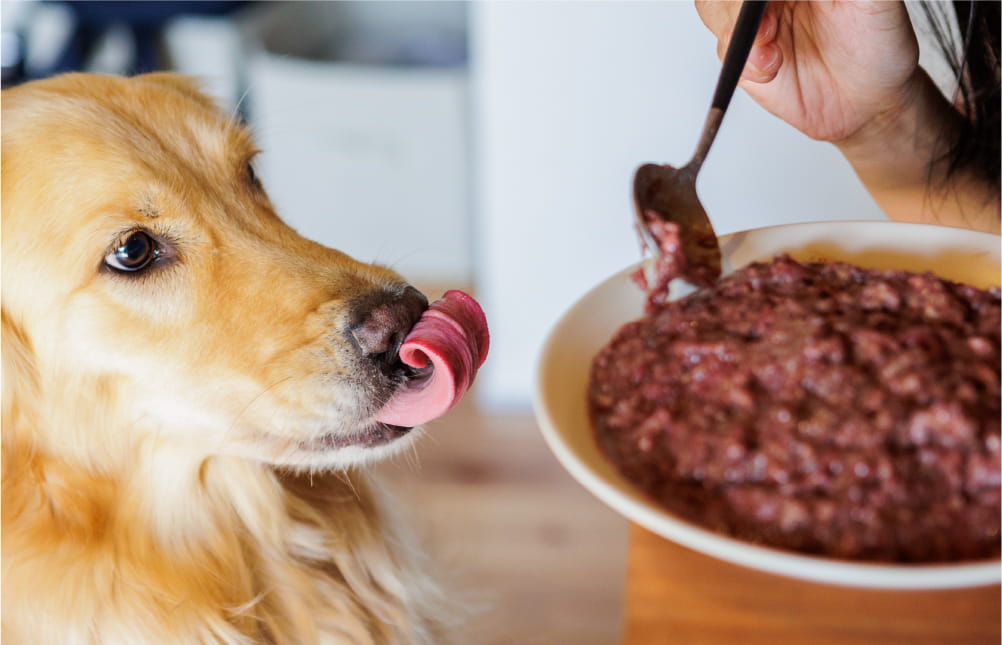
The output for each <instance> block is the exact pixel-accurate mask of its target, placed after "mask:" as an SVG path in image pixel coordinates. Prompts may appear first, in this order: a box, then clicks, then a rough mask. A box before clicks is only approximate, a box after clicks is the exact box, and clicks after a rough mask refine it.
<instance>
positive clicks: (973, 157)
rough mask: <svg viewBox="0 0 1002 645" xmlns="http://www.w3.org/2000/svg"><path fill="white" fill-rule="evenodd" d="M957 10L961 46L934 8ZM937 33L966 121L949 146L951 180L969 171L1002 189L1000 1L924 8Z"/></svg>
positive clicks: (943, 18)
mask: <svg viewBox="0 0 1002 645" xmlns="http://www.w3.org/2000/svg"><path fill="white" fill-rule="evenodd" d="M951 5H952V11H953V15H954V16H955V17H956V20H957V26H958V27H959V30H960V42H959V43H954V42H953V40H952V39H951V38H950V36H949V34H950V33H952V30H950V29H949V28H948V27H946V26H945V25H947V24H949V23H948V22H946V20H948V18H949V16H945V15H941V16H937V15H936V13H935V9H934V7H935V8H936V9H938V10H939V11H942V12H946V11H949V10H950V8H951ZM923 7H924V9H925V13H926V16H927V17H928V19H929V23H930V25H931V27H932V30H933V34H934V35H935V37H936V40H937V42H938V44H939V46H940V48H941V49H942V50H943V54H944V56H945V57H946V61H947V63H948V64H949V65H950V68H951V69H952V70H953V73H954V76H955V77H956V79H957V93H956V95H955V96H954V105H956V106H957V108H958V110H960V112H961V115H962V116H963V117H964V122H963V126H962V128H961V131H960V134H959V136H957V138H956V139H955V140H954V141H950V142H945V143H946V145H945V149H946V151H945V159H946V161H947V163H948V165H947V169H948V171H947V176H950V175H953V174H954V173H956V172H957V171H959V170H967V171H969V172H972V173H974V174H975V175H976V176H977V177H979V178H981V179H983V180H984V181H985V182H987V184H988V185H990V186H993V187H994V188H995V190H996V191H998V190H999V182H1000V167H999V166H1000V164H999V162H1000V155H1002V151H1000V139H1002V132H1000V129H999V118H1000V95H999V33H1000V25H1002V22H1000V21H1002V15H1000V11H999V8H1000V7H1002V2H998V1H997V0H989V1H980V2H978V1H975V2H953V3H949V4H947V3H939V2H927V3H923Z"/></svg>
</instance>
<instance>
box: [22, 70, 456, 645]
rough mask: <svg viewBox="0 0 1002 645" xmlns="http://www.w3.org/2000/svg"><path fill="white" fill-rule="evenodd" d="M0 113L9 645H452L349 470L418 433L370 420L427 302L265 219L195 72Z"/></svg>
mask: <svg viewBox="0 0 1002 645" xmlns="http://www.w3.org/2000/svg"><path fill="white" fill-rule="evenodd" d="M2 110H3V114H2V117H3V120H2V155H3V156H2V175H3V182H2V191H3V192H2V209H3V219H2V227H3V229H2V234H3V239H2V242H3V245H2V271H3V274H2V275H3V291H2V322H3V337H2V341H3V416H2V422H3V435H2V436H3V441H2V457H3V508H2V521H3V524H2V529H3V547H2V548H3V554H2V555H3V599H2V600H3V610H4V611H3V619H2V635H3V637H4V640H5V641H6V642H7V643H9V644H11V645H14V644H16V643H31V644H33V645H38V644H46V643H58V644H59V645H66V644H73V643H95V644H96V643H100V644H102V645H109V644H116V643H128V644H131V645H134V644H137V643H186V644H187V643H227V644H237V643H240V644H246V643H277V644H285V643H289V644H296V645H303V644H308V643H338V644H342V643H344V644H351V645H367V644H372V645H377V644H392V643H407V644H414V643H416V644H421V643H428V644H431V643H434V644H436V645H438V644H439V643H444V642H449V640H450V635H449V631H450V625H451V622H452V621H453V618H452V613H451V609H450V604H451V603H450V599H449V595H448V594H447V593H446V592H445V591H444V588H443V585H442V584H441V583H440V582H438V580H437V575H436V571H435V569H436V567H434V566H433V565H432V564H431V562H430V561H429V559H428V557H427V555H426V554H425V553H424V552H423V551H422V550H421V549H420V548H419V546H418V545H417V543H416V541H415V540H414V539H413V537H412V535H411V533H410V532H409V530H408V528H407V527H406V526H401V525H400V524H401V522H399V521H398V518H397V517H396V515H395V514H394V513H393V512H392V511H390V510H389V509H390V507H389V506H388V505H387V501H386V495H385V493H384V492H383V491H382V490H381V489H380V488H379V486H378V482H375V481H373V478H372V476H371V475H370V474H367V471H366V470H365V469H364V468H363V466H364V465H365V464H366V463H368V462H371V461H374V460H377V459H382V458H384V457H387V456H388V455H391V454H394V453H398V452H400V451H401V450H405V449H407V448H408V446H411V445H412V443H413V441H414V438H415V436H416V435H417V434H418V432H419V431H418V430H410V429H408V428H402V427H397V426H391V425H387V424H386V423H380V422H379V421H378V420H375V419H376V412H377V410H378V409H379V408H380V406H382V405H383V404H384V403H385V402H386V401H387V400H388V399H389V398H390V397H392V395H393V393H394V391H396V389H398V388H400V387H401V384H402V383H404V382H406V380H407V379H408V378H410V375H409V373H408V370H407V368H406V366H403V365H401V364H400V362H399V361H398V360H396V357H395V351H396V350H395V348H396V347H398V346H399V345H400V342H401V338H402V337H403V336H404V335H405V334H406V333H407V331H408V330H409V329H411V327H412V326H413V325H414V324H415V322H416V321H417V320H418V318H419V317H420V316H421V314H422V312H423V311H425V309H426V308H427V307H428V301H427V299H426V298H425V296H424V295H423V294H421V293H420V292H419V291H417V290H416V289H414V288H413V287H411V286H410V285H408V283H407V282H406V281H405V280H404V279H403V278H402V277H401V276H400V275H398V274H397V273H395V272H394V271H392V270H390V269H389V268H386V267H382V266H378V265H373V264H365V263H362V262H358V261H356V260H354V259H352V258H350V257H349V256H347V255H346V254H344V253H342V252H339V251H337V250H333V249H330V248H326V247H324V246H322V245H320V244H317V243H315V242H312V241H309V240H307V239H305V238H303V237H301V236H300V235H298V234H297V233H296V232H295V231H294V230H292V229H291V228H290V227H288V226H287V225H286V224H284V223H283V222H282V220H281V219H279V217H278V215H277V214H276V213H275V210H274V208H273V206H272V205H271V203H270V202H269V200H268V197H267V195H266V193H265V191H264V190H263V188H262V186H261V183H260V181H259V180H258V178H257V177H256V176H255V173H254V170H253V158H254V156H255V153H256V152H257V151H256V149H255V147H254V144H253V141H252V138H251V136H250V134H249V132H248V130H247V129H246V128H244V127H242V126H241V125H240V124H239V123H238V122H237V120H236V119H234V118H230V117H229V116H228V115H226V114H224V113H223V112H221V111H220V109H219V108H218V107H217V106H216V105H214V103H213V102H212V101H211V100H210V99H208V98H207V97H206V96H204V95H203V94H202V93H200V91H199V89H198V88H197V86H196V84H195V83H194V82H193V81H192V80H190V79H187V78H185V77H182V76H179V75H174V74H169V73H155V74H147V75H141V76H137V77H132V78H124V77H113V76H99V75H88V74H67V75H62V76H58V77H54V78H52V79H46V80H41V81H34V82H31V83H27V84H25V85H22V86H18V87H15V88H12V89H9V90H5V91H4V92H3V95H2ZM373 312H379V315H378V316H375V315H374V314H373Z"/></svg>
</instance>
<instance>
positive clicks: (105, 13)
mask: <svg viewBox="0 0 1002 645" xmlns="http://www.w3.org/2000/svg"><path fill="white" fill-rule="evenodd" d="M246 3H247V2H246V0H240V1H233V0H231V1H214V0H206V1H204V2H196V1H187V2H108V1H90V0H78V1H74V2H61V3H60V4H62V5H63V6H65V7H67V8H68V9H69V10H70V11H71V12H72V14H73V16H74V19H75V23H76V25H75V28H74V30H73V32H72V34H71V35H70V38H69V40H68V42H67V43H66V45H65V47H64V49H63V51H62V53H61V54H60V55H59V57H58V58H57V59H56V62H55V64H54V65H53V68H52V69H51V70H48V71H47V72H46V74H45V75H49V74H55V73H59V72H68V71H77V70H82V69H84V68H85V66H86V65H87V62H88V60H90V58H91V56H92V54H93V53H94V51H95V49H96V48H97V46H98V45H99V44H100V42H101V38H102V37H103V36H104V35H105V33H107V31H108V30H109V29H111V28H112V27H115V26H119V25H121V26H124V27H126V28H127V29H128V31H129V32H130V34H131V36H132V39H133V43H134V45H135V55H134V57H133V60H132V61H131V64H130V65H129V67H128V68H127V69H125V70H123V71H124V72H125V73H127V74H138V73H142V72H151V71H156V70H160V69H166V68H167V67H168V66H169V65H168V64H167V61H165V58H164V53H163V51H164V48H163V34H164V28H165V27H166V25H167V23H168V22H169V21H170V20H172V19H174V18H176V17H178V16H182V15H201V16H221V15H225V14H227V13H230V12H232V11H234V10H235V9H237V8H239V7H240V6H242V5H244V4H246Z"/></svg>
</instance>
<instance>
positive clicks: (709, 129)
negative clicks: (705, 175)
mask: <svg viewBox="0 0 1002 645" xmlns="http://www.w3.org/2000/svg"><path fill="white" fill-rule="evenodd" d="M765 5H766V2H765V1H764V0H745V2H743V3H741V11H740V12H739V13H738V20H737V23H735V25H734V31H733V32H732V35H731V42H730V44H729V45H727V53H726V54H725V55H724V64H723V66H722V67H721V68H720V78H719V79H717V89H716V91H715V92H714V93H713V102H712V103H711V104H710V113H709V114H707V115H706V123H705V124H704V125H703V133H702V134H701V135H700V137H699V143H698V144H697V145H696V152H695V153H694V154H693V155H692V160H691V161H689V163H688V164H686V168H688V169H689V171H690V172H692V173H693V174H695V173H697V172H699V169H700V167H701V166H702V165H703V160H704V159H706V153H708V152H709V151H710V144H712V143H713V140H714V139H715V138H716V137H717V130H718V129H719V128H720V123H721V121H723V120H724V112H725V111H726V110H727V106H728V105H729V104H730V102H731V97H732V96H734V88H735V87H737V84H738V79H740V78H741V72H742V71H743V70H744V68H745V62H746V61H747V60H748V53H749V52H750V51H751V48H752V43H754V42H755V35H756V34H757V33H758V26H759V23H761V22H762V14H763V13H765Z"/></svg>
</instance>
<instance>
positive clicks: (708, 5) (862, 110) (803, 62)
mask: <svg viewBox="0 0 1002 645" xmlns="http://www.w3.org/2000/svg"><path fill="white" fill-rule="evenodd" d="M739 5H740V3H736V2H712V1H705V0H698V1H697V2H696V8H697V10H698V11H699V15H700V17H701V18H702V20H703V22H704V23H705V24H706V25H707V27H709V28H710V30H711V31H713V32H714V33H715V34H716V35H717V37H718V53H721V52H723V51H724V50H725V48H726V45H727V41H729V39H730V30H731V29H732V28H733V24H734V21H735V19H736V17H737V10H738V8H739ZM741 86H742V87H743V88H744V89H745V90H746V91H747V92H748V94H749V95H750V96H751V97H752V98H754V99H755V100H756V101H757V102H758V103H759V104H760V105H762V106H763V107H765V108H766V109H767V110H768V111H770V112H771V113H773V114H775V115H776V116H778V117H779V118H781V119H783V120H784V121H786V122H787V123H789V124H790V125H792V126H794V127H795V128H797V129H798V130H800V131H801V132H803V133H804V134H806V135H807V136H810V137H812V138H814V139H818V140H821V141H829V142H831V143H832V144H834V145H835V146H837V147H838V149H839V150H840V151H841V152H842V154H843V155H844V156H845V157H846V158H847V159H848V161H849V162H850V163H851V164H852V166H853V168H854V169H855V170H856V173H857V174H858V175H859V177H860V180H861V181H862V182H863V184H864V186H865V187H866V189H867V190H868V191H869V192H870V194H871V195H872V196H873V198H874V199H875V200H876V202H877V204H878V205H879V206H880V207H881V208H882V209H883V210H884V212H885V213H886V214H887V216H888V217H889V218H891V219H895V220H902V221H922V222H933V223H938V224H945V225H951V226H963V227H967V228H975V229H979V230H986V231H992V232H996V233H997V232H999V195H998V192H997V190H996V189H995V188H993V187H992V186H990V185H987V184H985V183H984V182H983V181H981V180H979V179H978V178H976V177H975V176H973V175H971V174H970V173H966V172H964V171H963V170H962V169H961V170H958V171H956V172H954V173H953V174H950V175H949V176H948V175H947V172H946V170H947V163H946V162H945V161H943V159H945V153H946V151H947V149H948V147H949V145H950V143H951V142H952V141H955V140H956V137H957V136H958V133H959V129H960V126H961V116H960V114H959V113H958V112H957V111H956V109H955V108H954V107H953V106H952V105H951V104H950V102H949V101H948V100H947V99H946V98H945V97H944V96H943V95H942V93H940V91H939V90H938V88H936V86H935V85H934V84H933V82H932V81H931V80H930V79H929V77H928V75H927V74H926V73H925V71H924V70H922V69H921V68H920V67H919V65H918V42H917V40H916V38H915V33H914V31H913V29H912V26H911V21H910V20H909V18H908V13H907V11H906V9H905V7H904V4H902V3H900V2H838V1H836V2H779V1H773V2H770V3H769V6H768V8H767V10H766V14H765V16H764V17H763V20H762V26H761V27H760V29H759V35H758V38H757V39H756V43H755V47H753V49H752V51H751V54H750V55H749V65H748V66H747V67H746V69H745V73H744V75H743V80H742V82H741Z"/></svg>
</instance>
